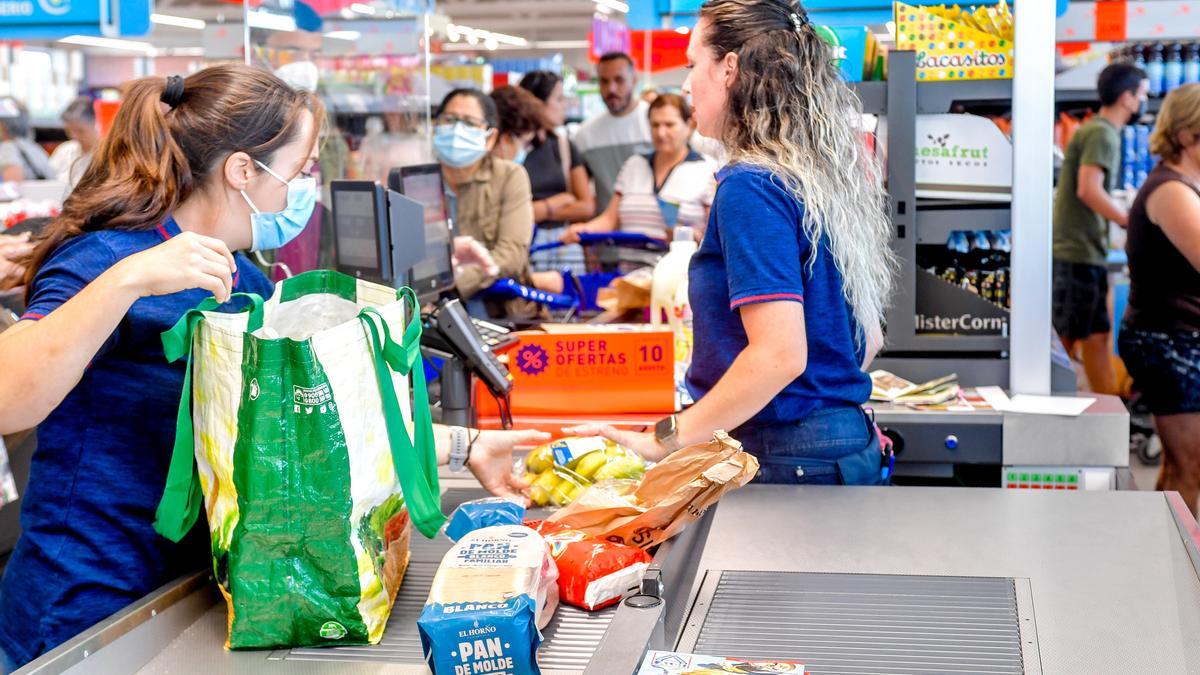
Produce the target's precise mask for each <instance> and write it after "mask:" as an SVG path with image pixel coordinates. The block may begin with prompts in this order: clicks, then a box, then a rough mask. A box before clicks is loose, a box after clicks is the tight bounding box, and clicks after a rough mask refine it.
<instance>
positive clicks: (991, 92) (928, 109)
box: [851, 80, 1012, 115]
mask: <svg viewBox="0 0 1200 675" xmlns="http://www.w3.org/2000/svg"><path fill="white" fill-rule="evenodd" d="M887 85H888V83H887V82H854V83H852V84H851V88H852V89H853V90H854V92H855V93H856V94H858V97H859V100H861V101H862V104H863V112H865V113H871V114H874V115H885V114H887ZM1011 99H1012V80H958V81H950V82H918V83H917V112H918V113H944V112H948V111H949V110H950V106H951V105H953V104H954V103H955V102H960V103H967V102H970V103H988V102H1006V101H1009V100H1011Z"/></svg>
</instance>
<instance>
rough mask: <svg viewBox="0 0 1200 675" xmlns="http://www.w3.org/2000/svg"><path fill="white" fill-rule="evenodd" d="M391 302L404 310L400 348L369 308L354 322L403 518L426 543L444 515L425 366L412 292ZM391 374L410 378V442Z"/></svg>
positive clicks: (402, 291)
mask: <svg viewBox="0 0 1200 675" xmlns="http://www.w3.org/2000/svg"><path fill="white" fill-rule="evenodd" d="M396 297H397V298H398V299H400V300H405V301H406V302H407V304H408V305H409V317H408V324H407V325H406V326H405V328H404V335H403V337H402V338H401V342H400V344H397V343H396V342H395V341H394V340H393V339H392V336H391V331H390V330H389V329H388V325H387V321H386V320H385V319H384V318H383V316H382V315H380V314H379V312H378V311H377V310H375V309H374V308H371V307H368V308H365V309H363V310H361V311H360V312H359V314H358V317H359V320H360V321H361V322H362V323H363V326H364V327H365V328H366V332H367V339H368V341H369V342H370V345H371V352H372V355H373V356H374V359H375V374H376V376H377V378H378V380H379V396H380V399H381V401H382V403H383V416H384V422H385V425H386V427H387V433H388V441H389V443H390V444H391V449H392V463H393V465H394V466H395V469H396V477H397V479H399V481H400V488H401V490H403V492H404V502H405V504H406V505H407V507H408V514H409V517H410V518H411V519H412V522H413V525H414V526H415V527H416V528H417V530H419V531H420V532H421V534H423V535H425V536H426V537H428V538H430V539H432V538H433V537H434V536H436V535H437V532H438V530H439V529H440V528H441V527H442V524H443V523H445V522H446V516H445V514H443V513H442V507H441V491H440V489H439V485H438V475H437V451H436V449H435V448H434V440H433V418H432V417H431V416H430V412H429V392H428V390H427V388H426V382H425V367H424V365H423V364H422V362H421V306H420V303H419V302H418V301H417V296H416V293H415V292H413V290H412V289H410V288H402V289H400V290H399V291H398V292H397V294H396ZM389 369H390V370H389ZM393 370H394V371H396V372H398V373H400V374H402V375H408V374H411V375H412V378H413V422H414V430H413V436H412V438H410V437H409V434H408V428H407V425H406V424H405V423H404V416H403V415H402V414H401V412H400V401H399V398H398V397H397V395H396V388H395V386H394V384H393V382H392V375H391V371H393Z"/></svg>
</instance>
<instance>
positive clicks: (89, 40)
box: [59, 35, 154, 55]
mask: <svg viewBox="0 0 1200 675" xmlns="http://www.w3.org/2000/svg"><path fill="white" fill-rule="evenodd" d="M59 42H60V43H62V44H67V45H79V46H80V47H99V48H101V49H113V50H116V51H123V52H140V53H142V54H146V55H150V54H153V53H154V45H152V44H150V43H149V42H135V41H133V40H117V39H114V38H106V37H95V36H92V35H70V36H68V37H65V38H63V39H61V40H59Z"/></svg>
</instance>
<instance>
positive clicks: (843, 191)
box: [700, 0, 897, 335]
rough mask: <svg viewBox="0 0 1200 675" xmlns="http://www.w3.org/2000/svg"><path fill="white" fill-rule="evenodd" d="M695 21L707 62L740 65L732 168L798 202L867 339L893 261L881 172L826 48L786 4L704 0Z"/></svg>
mask: <svg viewBox="0 0 1200 675" xmlns="http://www.w3.org/2000/svg"><path fill="white" fill-rule="evenodd" d="M700 18H701V19H702V20H706V23H707V28H706V33H705V44H706V46H707V47H708V48H710V49H711V50H712V52H713V55H714V56H715V58H716V59H718V60H720V59H723V58H724V57H725V55H726V54H728V53H730V52H732V53H734V54H737V57H738V66H737V74H736V77H735V79H734V81H733V84H732V85H731V86H730V90H729V94H728V104H727V106H726V110H725V118H724V120H723V123H722V125H721V141H722V142H724V144H725V147H726V149H727V150H728V152H729V162H730V164H734V163H740V164H745V165H753V166H758V167H762V168H765V169H767V170H769V171H770V172H771V173H772V174H773V175H774V176H776V177H777V178H778V179H780V180H781V181H782V183H783V184H784V185H785V186H786V187H787V189H788V190H789V191H790V192H791V193H792V194H794V195H795V196H796V198H797V199H798V200H800V201H801V202H803V204H804V221H803V224H802V225H803V228H804V232H805V234H807V235H808V237H809V239H810V240H811V241H812V242H813V245H814V246H819V245H821V244H822V243H824V244H825V245H827V246H828V247H829V250H830V251H831V252H832V254H833V259H834V261H835V263H836V265H837V269H838V271H839V272H840V273H841V275H842V287H843V294H844V295H845V298H846V302H847V303H848V304H849V305H850V307H851V309H852V310H853V312H854V317H855V319H857V322H858V324H859V325H858V328H859V330H862V331H865V334H866V335H872V334H873V333H874V332H875V331H876V330H877V327H878V326H880V325H881V323H882V321H883V314H884V310H885V308H886V306H887V302H888V297H889V295H890V293H891V289H892V281H893V277H894V275H895V270H896V266H897V265H896V257H895V255H894V253H893V252H892V249H891V246H890V245H889V240H890V237H891V223H890V220H889V218H888V213H887V193H886V192H885V191H884V189H883V182H882V180H881V176H882V171H881V167H880V164H879V161H878V160H877V159H876V158H875V156H874V155H873V154H871V153H870V152H869V151H868V149H867V147H866V144H865V142H864V140H863V129H862V125H861V120H862V104H861V102H860V101H859V100H858V98H857V97H856V96H855V95H854V93H853V92H852V91H850V88H849V87H848V86H846V83H845V82H844V81H843V79H842V76H841V73H840V71H839V69H838V66H837V65H836V64H835V63H834V61H833V55H832V48H831V47H830V45H829V44H828V43H826V42H825V41H824V40H823V39H822V38H821V36H819V35H818V34H817V32H816V30H815V28H814V27H813V25H812V23H811V22H810V21H809V20H808V17H807V15H806V13H805V11H804V9H803V8H801V7H800V5H799V3H797V2H795V1H794V0H708V2H706V3H704V5H703V6H702V7H701V8H700ZM747 226H751V225H749V224H748V225H747ZM814 259H815V257H814ZM810 264H811V262H810Z"/></svg>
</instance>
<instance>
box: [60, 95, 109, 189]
mask: <svg viewBox="0 0 1200 675" xmlns="http://www.w3.org/2000/svg"><path fill="white" fill-rule="evenodd" d="M62 121H63V131H65V132H66V134H67V139H68V140H67V141H66V142H65V143H59V144H58V147H56V148H54V152H52V153H50V168H52V169H53V170H54V175H55V176H56V177H57V179H58V180H59V181H62V182H63V183H66V184H67V189H68V191H70V190H72V189H74V188H75V184H76V183H78V182H79V177H80V176H82V175H83V172H84V171H87V168H88V164H89V163H90V162H91V161H92V151H93V150H95V149H96V145H98V144H99V143H100V129H99V128H98V127H97V126H96V110H95V108H94V107H93V105H92V99H91V98H89V97H87V96H80V97H79V98H77V99H75V100H74V101H71V103H70V105H68V106H67V107H66V109H65V110H63V113H62Z"/></svg>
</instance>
